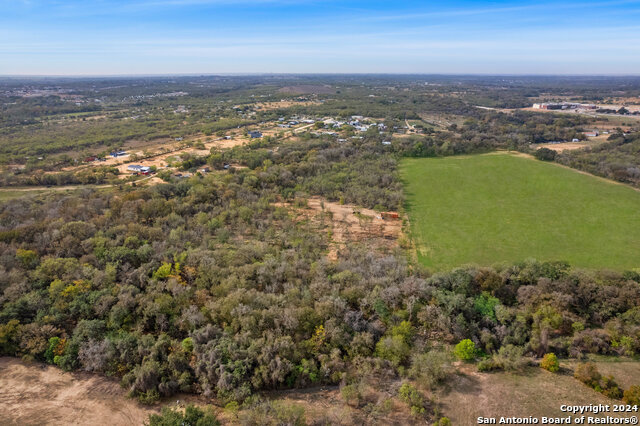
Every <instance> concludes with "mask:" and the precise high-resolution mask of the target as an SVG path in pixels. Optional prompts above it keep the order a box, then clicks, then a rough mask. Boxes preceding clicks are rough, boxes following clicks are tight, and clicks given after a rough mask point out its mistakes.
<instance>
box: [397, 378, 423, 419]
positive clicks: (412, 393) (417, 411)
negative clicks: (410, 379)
mask: <svg viewBox="0 0 640 426" xmlns="http://www.w3.org/2000/svg"><path fill="white" fill-rule="evenodd" d="M398 393H399V395H400V400H402V401H403V402H405V403H407V404H408V405H409V406H410V407H411V414H412V415H414V416H420V415H422V414H424V412H425V408H424V398H423V397H422V395H421V394H420V392H418V389H416V388H415V387H414V386H412V385H411V384H410V383H404V384H403V385H402V386H400V389H399V390H398Z"/></svg>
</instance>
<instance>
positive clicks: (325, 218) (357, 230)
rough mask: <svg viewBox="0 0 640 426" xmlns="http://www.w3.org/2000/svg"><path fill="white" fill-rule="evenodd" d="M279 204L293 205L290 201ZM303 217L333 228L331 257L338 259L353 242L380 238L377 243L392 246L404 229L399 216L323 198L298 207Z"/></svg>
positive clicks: (311, 200)
mask: <svg viewBox="0 0 640 426" xmlns="http://www.w3.org/2000/svg"><path fill="white" fill-rule="evenodd" d="M278 205H281V206H285V207H291V208H293V206H292V205H291V204H288V203H278ZM295 211H297V213H298V214H299V215H300V217H301V218H311V219H313V220H314V221H316V222H317V223H319V224H321V225H323V226H328V227H329V229H330V230H331V245H330V247H329V253H328V257H329V259H332V260H336V259H337V258H338V252H339V250H340V249H342V248H344V247H345V245H346V244H347V243H349V242H360V241H374V240H375V241H376V243H377V245H378V246H380V247H385V248H392V247H394V246H395V245H396V244H397V241H398V238H399V236H400V233H401V230H402V222H401V221H400V220H399V219H383V217H382V215H381V214H380V213H378V212H376V211H374V210H371V209H365V208H363V207H358V206H355V205H353V204H340V203H334V202H331V201H327V200H325V199H322V198H320V197H311V198H309V199H308V200H307V202H306V206H305V207H296V208H295Z"/></svg>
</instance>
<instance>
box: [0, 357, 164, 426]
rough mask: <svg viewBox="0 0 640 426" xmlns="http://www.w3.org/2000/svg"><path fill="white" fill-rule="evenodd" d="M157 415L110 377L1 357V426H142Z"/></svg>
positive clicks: (154, 410)
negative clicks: (150, 416) (152, 414)
mask: <svg viewBox="0 0 640 426" xmlns="http://www.w3.org/2000/svg"><path fill="white" fill-rule="evenodd" d="M156 411H157V409H153V408H149V407H144V406H141V405H139V404H138V403H137V402H135V401H133V400H131V399H128V398H126V395H125V391H124V390H123V389H122V388H121V387H120V385H119V384H118V383H116V382H115V381H112V380H109V379H107V378H104V377H100V376H96V375H90V374H86V373H74V374H71V373H65V372H63V371H61V370H59V369H57V368H54V367H50V366H44V365H41V364H38V363H34V364H27V363H24V362H22V361H20V360H18V359H15V358H5V357H3V358H0V424H2V425H43V424H47V425H71V424H73V425H107V424H108V425H142V424H143V423H144V422H145V420H147V418H148V416H149V414H150V413H154V412H156Z"/></svg>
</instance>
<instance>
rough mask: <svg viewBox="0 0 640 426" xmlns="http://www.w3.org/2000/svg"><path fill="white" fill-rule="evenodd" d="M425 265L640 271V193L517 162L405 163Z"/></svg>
mask: <svg viewBox="0 0 640 426" xmlns="http://www.w3.org/2000/svg"><path fill="white" fill-rule="evenodd" d="M401 173H402V177H403V180H404V182H405V188H406V193H407V207H408V211H409V218H410V222H411V231H412V235H413V239H414V242H415V245H416V248H417V254H418V259H419V260H420V261H421V262H422V263H423V264H424V265H425V266H427V267H430V268H433V269H436V270H441V269H446V268H451V267H455V266H459V265H462V264H466V263H476V264H480V265H491V264H494V263H498V262H518V261H522V260H525V259H527V258H536V259H538V260H545V261H546V260H564V261H568V262H569V263H571V264H572V265H573V266H577V267H587V268H610V269H619V270H622V269H631V268H637V267H640V193H638V191H635V190H634V189H632V188H629V187H626V186H623V185H616V184H612V183H609V182H606V181H604V180H602V179H598V178H596V177H593V176H589V175H584V174H581V173H577V172H575V171H573V170H570V169H567V168H563V167H558V166H557V165H554V164H550V163H544V162H541V161H536V160H531V159H528V158H524V157H519V156H514V155H509V154H506V153H504V154H493V155H477V156H464V157H448V158H424V159H406V160H404V161H403V162H402V168H401Z"/></svg>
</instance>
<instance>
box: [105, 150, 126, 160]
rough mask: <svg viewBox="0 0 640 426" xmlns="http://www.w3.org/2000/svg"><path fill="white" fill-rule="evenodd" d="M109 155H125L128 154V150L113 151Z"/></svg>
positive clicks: (115, 156)
mask: <svg viewBox="0 0 640 426" xmlns="http://www.w3.org/2000/svg"><path fill="white" fill-rule="evenodd" d="M109 155H110V156H112V157H113V158H117V157H123V156H125V155H127V151H122V150H118V151H113V152H112V153H110V154H109Z"/></svg>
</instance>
